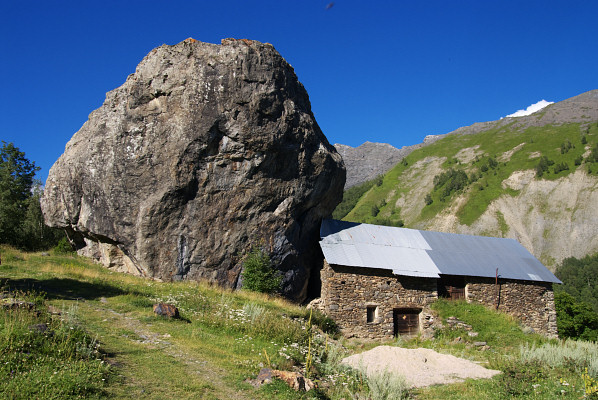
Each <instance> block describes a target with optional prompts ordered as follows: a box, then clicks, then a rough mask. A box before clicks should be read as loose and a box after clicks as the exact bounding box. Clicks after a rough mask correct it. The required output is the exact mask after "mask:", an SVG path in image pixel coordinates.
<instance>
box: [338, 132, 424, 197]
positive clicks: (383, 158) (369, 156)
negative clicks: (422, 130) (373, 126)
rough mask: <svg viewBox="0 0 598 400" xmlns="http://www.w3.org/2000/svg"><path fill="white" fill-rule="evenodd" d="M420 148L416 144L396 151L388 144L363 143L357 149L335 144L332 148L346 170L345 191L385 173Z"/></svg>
mask: <svg viewBox="0 0 598 400" xmlns="http://www.w3.org/2000/svg"><path fill="white" fill-rule="evenodd" d="M422 146H423V145H421V144H418V145H414V146H403V147H401V148H400V149H397V148H396V147H394V146H391V145H390V144H388V143H372V142H365V143H363V144H361V145H359V146H357V147H351V146H347V145H344V144H339V143H336V144H335V145H334V147H335V148H336V150H337V151H338V152H339V153H340V155H341V156H342V157H343V161H344V162H345V167H346V168H347V181H346V183H345V189H348V188H350V187H351V186H355V185H359V184H360V183H363V182H366V181H369V180H371V179H374V178H375V177H377V176H378V175H383V174H385V173H387V172H388V171H389V170H390V169H391V168H392V167H394V166H395V165H396V164H397V163H398V162H399V161H401V160H402V159H403V158H405V157H406V156H407V155H409V153H411V152H412V151H413V150H415V149H418V148H420V147H422Z"/></svg>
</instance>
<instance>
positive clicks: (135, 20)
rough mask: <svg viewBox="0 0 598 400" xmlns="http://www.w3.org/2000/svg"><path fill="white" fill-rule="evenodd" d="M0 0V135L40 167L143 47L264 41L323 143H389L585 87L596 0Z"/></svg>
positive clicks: (594, 60)
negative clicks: (290, 74) (289, 69)
mask: <svg viewBox="0 0 598 400" xmlns="http://www.w3.org/2000/svg"><path fill="white" fill-rule="evenodd" d="M329 3H330V0H328V1H320V0H295V1H285V0H276V1H249V0H243V1H218V2H216V1H209V2H208V1H192V0H189V1H165V0H161V1H154V0H144V1H136V0H119V1H95V2H91V1H82V0H78V1H61V0H55V1H47V0H39V1H27V0H0V43H1V45H2V51H1V53H0V54H1V56H0V76H1V77H2V80H1V82H2V85H1V88H2V92H1V95H0V139H1V140H4V141H8V142H14V143H15V145H16V146H17V147H19V148H21V150H23V151H25V153H26V155H27V157H28V158H29V159H31V160H33V161H35V162H36V164H37V165H39V166H40V167H42V170H41V171H40V173H39V174H38V175H39V178H40V179H42V180H45V179H46V177H47V174H48V170H49V168H50V167H51V165H52V164H53V163H54V162H55V161H56V159H57V158H58V157H59V156H60V154H62V152H63V151H64V146H65V144H66V142H67V141H68V140H69V139H70V138H71V136H72V135H73V134H74V133H75V132H76V131H77V130H79V128H80V127H81V125H82V124H83V123H84V122H85V121H86V120H87V116H88V114H89V113H90V112H91V111H93V110H94V109H96V108H98V107H99V106H100V105H101V104H102V102H103V100H104V98H105V93H106V92H108V91H110V90H112V89H114V88H116V87H118V86H120V85H121V84H122V83H123V82H124V81H125V79H126V77H127V75H129V74H131V73H132V72H134V70H135V67H136V65H137V64H138V63H139V61H141V59H142V58H143V57H144V56H145V55H146V54H147V53H148V52H149V51H150V50H151V49H153V48H154V47H157V46H159V45H161V44H164V43H166V44H175V43H178V42H180V41H182V40H184V39H185V38H187V37H193V38H195V39H197V40H201V41H204V42H211V43H220V39H222V38H227V37H234V38H249V39H255V40H259V41H262V42H269V43H272V44H273V45H274V46H275V48H276V49H277V50H278V51H279V52H280V53H281V54H282V56H283V57H284V58H285V59H286V60H287V61H288V62H289V63H290V64H291V65H293V67H294V68H295V71H296V73H297V75H298V76H299V79H300V81H301V82H302V83H303V84H304V85H305V87H306V89H307V91H308V93H309V95H310V99H311V102H312V109H313V112H314V114H315V116H316V119H317V121H318V123H319V124H320V127H321V128H322V130H323V131H324V133H325V134H326V136H327V137H328V140H329V141H330V142H331V143H343V144H348V145H351V146H357V145H359V144H361V143H363V142H365V141H367V140H369V141H373V142H386V143H390V144H392V145H394V146H397V147H401V146H404V145H411V144H415V143H420V142H421V141H422V140H423V138H424V137H425V136H426V135H429V134H440V133H446V132H450V131H452V130H454V129H456V128H458V127H460V126H465V125H470V124H472V123H474V122H480V121H489V120H495V119H498V118H500V117H502V116H505V115H507V114H510V113H513V112H515V111H517V110H518V109H522V108H526V107H527V106H529V105H530V104H532V103H536V102H537V101H539V100H542V99H546V100H548V101H560V100H564V99H566V98H568V97H572V96H575V95H577V94H580V93H582V92H585V91H588V90H591V89H596V88H598V1H593V0H588V1H575V0H570V1H559V2H557V1H524V0H518V1H509V0H496V1H491V0H475V1H474V0H472V1H459V0H440V1H434V0H429V1H422V0H409V1H407V0H405V1H399V0H397V1H350V0H336V1H334V5H333V6H332V7H327V5H328V4H329Z"/></svg>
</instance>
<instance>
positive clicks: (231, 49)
mask: <svg viewBox="0 0 598 400" xmlns="http://www.w3.org/2000/svg"><path fill="white" fill-rule="evenodd" d="M344 183H345V169H344V166H343V162H342V159H341V157H340V155H339V154H338V153H337V152H336V151H335V149H334V148H333V147H332V146H331V145H330V144H329V143H328V141H327V140H326V138H325V136H324V135H323V133H322V132H321V130H320V128H319V127H318V125H317V123H316V121H315V119H314V116H313V114H312V112H311V105H310V102H309V98H308V95H307V92H306V91H305V89H304V88H303V85H301V83H300V82H299V81H298V80H297V77H296V75H295V73H294V70H293V68H292V67H291V66H290V65H289V64H288V63H287V62H286V61H285V60H284V59H283V58H282V57H281V56H280V55H279V54H278V53H277V52H276V50H275V49H274V47H273V46H272V45H269V44H262V43H259V42H256V41H250V40H234V39H225V40H223V41H222V45H215V44H208V43H202V42H198V41H195V40H193V39H187V40H185V41H183V42H181V43H179V44H177V45H174V46H166V45H164V46H161V47H159V48H156V49H154V50H152V51H151V52H150V53H149V54H148V55H147V56H146V57H145V58H144V59H143V61H142V62H141V63H140V64H139V65H138V66H137V69H136V71H135V73H134V74H132V75H130V76H129V77H128V78H127V80H126V82H125V83H124V84H123V85H122V86H121V87H119V88H117V89H115V90H113V91H111V92H109V93H108V94H107V96H106V100H105V102H104V104H103V105H102V106H101V107H100V108H99V109H97V110H95V111H94V112H92V113H91V114H90V116H89V120H88V121H87V122H86V123H85V124H84V125H83V127H82V128H81V129H80V130H79V131H78V132H77V133H76V134H75V135H74V136H73V138H72V139H71V140H70V141H69V142H68V144H67V146H66V150H65V152H64V154H63V155H62V156H61V157H60V158H59V160H58V161H57V162H56V163H55V164H54V166H53V167H52V169H51V170H50V174H49V177H48V180H47V182H46V189H45V193H44V197H43V199H42V210H43V212H44V216H45V219H46V223H48V224H49V225H51V226H55V227H61V228H65V229H66V230H67V232H68V233H69V237H70V238H71V239H72V240H73V241H75V242H76V243H77V244H78V246H79V247H81V248H83V250H82V251H83V252H84V253H85V254H88V255H93V256H94V257H95V258H97V259H101V260H103V262H104V263H105V264H106V265H110V264H112V266H113V267H115V268H118V269H122V270H126V271H128V272H135V273H138V274H140V275H144V276H149V277H154V278H159V279H163V280H178V279H197V280H199V279H208V280H209V281H212V282H217V283H219V284H221V285H225V286H228V287H236V286H237V285H238V283H239V282H238V278H239V274H240V271H241V266H242V256H243V254H245V253H246V252H247V251H248V249H249V248H250V247H251V245H261V246H264V247H266V248H267V250H268V251H269V252H270V254H271V257H272V259H273V261H274V263H275V264H276V265H277V267H278V268H279V269H280V270H281V271H282V272H283V273H284V280H283V285H284V294H285V295H287V296H289V297H291V298H293V299H295V300H303V299H304V298H305V295H306V286H307V281H308V278H309V276H310V271H311V270H312V269H313V268H317V267H318V266H320V265H321V260H320V258H319V257H321V255H320V253H319V250H318V246H317V242H318V239H319V235H318V232H319V224H320V221H321V219H322V218H323V217H326V216H328V215H329V214H330V213H331V212H332V210H333V209H334V208H335V206H336V205H337V204H338V203H339V202H340V201H341V198H342V190H343V186H344Z"/></svg>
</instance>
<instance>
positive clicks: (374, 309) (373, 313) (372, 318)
mask: <svg viewBox="0 0 598 400" xmlns="http://www.w3.org/2000/svg"><path fill="white" fill-rule="evenodd" d="M376 318H378V306H368V307H367V322H368V324H369V323H372V322H376Z"/></svg>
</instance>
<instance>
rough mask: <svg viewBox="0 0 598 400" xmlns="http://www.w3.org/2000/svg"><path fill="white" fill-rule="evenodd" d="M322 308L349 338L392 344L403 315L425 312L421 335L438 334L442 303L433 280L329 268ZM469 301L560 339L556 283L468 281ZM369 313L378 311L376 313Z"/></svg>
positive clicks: (325, 273)
mask: <svg viewBox="0 0 598 400" xmlns="http://www.w3.org/2000/svg"><path fill="white" fill-rule="evenodd" d="M321 278H322V293H321V299H322V301H321V307H322V308H323V311H324V312H325V313H326V314H327V315H328V316H330V317H331V318H333V319H334V320H335V321H336V322H337V323H338V325H339V327H340V328H341V330H342V331H343V333H344V334H346V335H348V336H356V337H362V338H369V339H389V338H392V337H393V334H394V333H395V326H394V321H393V318H394V314H393V311H394V310H397V309H411V310H420V311H421V312H420V313H419V332H421V334H422V335H424V336H429V335H431V334H433V330H432V325H433V324H434V322H435V321H434V316H433V314H432V312H431V310H430V304H431V303H433V302H434V301H435V300H437V299H438V291H437V290H438V288H437V285H438V282H437V279H433V278H417V277H408V276H398V275H394V274H393V273H392V271H389V270H384V269H374V268H356V267H347V266H341V265H329V264H328V263H327V262H326V261H325V262H324V268H323V269H322V271H321ZM465 281H466V287H465V296H466V299H467V301H475V302H479V303H482V304H484V305H486V306H489V307H495V306H496V300H497V296H498V295H500V301H499V310H501V311H504V312H506V313H508V314H510V315H513V316H514V317H516V318H518V319H519V320H520V321H521V323H522V324H523V325H525V326H528V327H530V328H533V329H534V330H535V331H536V332H538V333H542V334H544V335H547V336H550V337H556V336H557V328H556V312H555V308H554V293H553V291H552V286H551V284H550V283H546V282H531V281H515V280H504V279H503V280H499V285H498V286H497V285H496V284H495V282H494V279H489V278H481V277H465ZM368 307H370V308H371V309H372V310H375V313H374V314H371V313H370V318H372V317H373V318H372V321H371V322H368Z"/></svg>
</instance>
